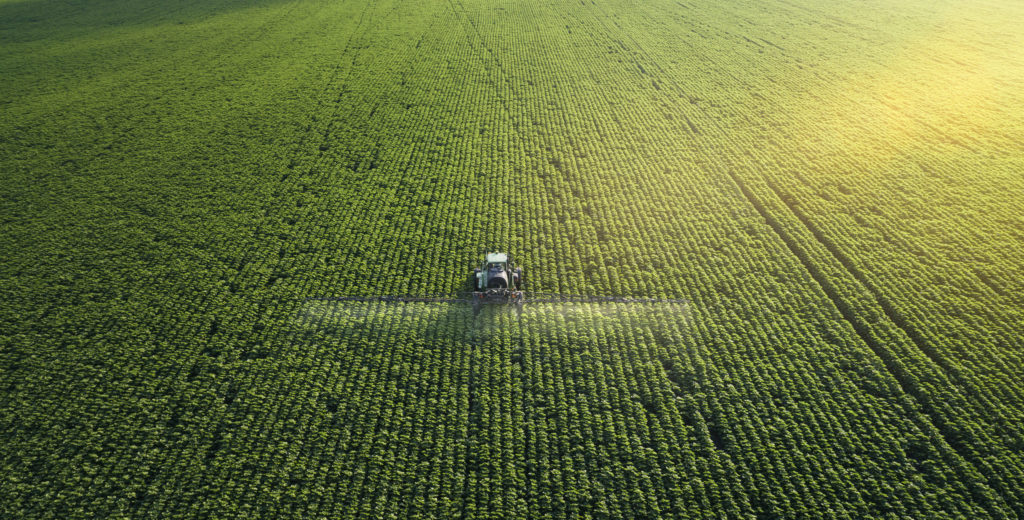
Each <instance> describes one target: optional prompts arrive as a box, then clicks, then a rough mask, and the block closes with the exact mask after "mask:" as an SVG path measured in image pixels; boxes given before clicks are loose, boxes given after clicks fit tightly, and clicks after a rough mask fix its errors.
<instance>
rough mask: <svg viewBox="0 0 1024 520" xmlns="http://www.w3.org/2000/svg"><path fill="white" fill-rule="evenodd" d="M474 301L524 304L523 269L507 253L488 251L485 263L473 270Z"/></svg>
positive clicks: (477, 302) (480, 302) (478, 302)
mask: <svg viewBox="0 0 1024 520" xmlns="http://www.w3.org/2000/svg"><path fill="white" fill-rule="evenodd" d="M472 281H473V303H474V304H483V303H511V304H515V305H522V304H523V301H524V299H525V298H524V296H523V270H522V269H520V268H518V267H516V264H515V262H513V261H512V259H510V258H509V256H508V254H506V253H487V255H486V256H485V257H484V263H483V265H481V266H480V267H477V268H476V269H474V270H473V279H472Z"/></svg>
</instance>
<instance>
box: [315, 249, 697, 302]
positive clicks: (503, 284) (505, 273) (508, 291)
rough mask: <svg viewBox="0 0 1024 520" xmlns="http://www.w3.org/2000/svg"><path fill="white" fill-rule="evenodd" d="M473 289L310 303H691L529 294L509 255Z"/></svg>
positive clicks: (484, 269) (496, 257) (495, 256)
mask: <svg viewBox="0 0 1024 520" xmlns="http://www.w3.org/2000/svg"><path fill="white" fill-rule="evenodd" d="M470 282H471V284H472V287H473V290H472V291H470V292H469V293H468V294H467V293H459V294H455V295H425V296H419V295H393V296H337V297H327V298H309V299H310V300H327V301H350V302H383V303H412V302H427V303H468V304H472V305H473V307H474V309H477V310H479V309H480V308H481V307H482V306H484V305H495V304H497V305H511V306H514V307H515V308H517V309H520V310H521V309H522V307H523V305H524V304H525V303H527V302H530V303H606V302H607V303H688V301H687V300H683V299H664V298H634V297H629V296H593V295H582V294H553V293H537V292H530V293H527V292H526V291H525V290H524V289H523V270H522V268H520V267H518V266H516V264H515V262H514V261H513V260H512V258H511V256H509V255H508V254H507V253H500V252H494V253H487V254H486V255H484V260H483V263H482V264H481V265H480V267H477V268H474V269H473V272H472V274H471V276H470Z"/></svg>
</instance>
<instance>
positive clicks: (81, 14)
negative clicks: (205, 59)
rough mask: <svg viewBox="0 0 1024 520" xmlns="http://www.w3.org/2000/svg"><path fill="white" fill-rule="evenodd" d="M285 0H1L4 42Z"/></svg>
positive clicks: (180, 19) (188, 18)
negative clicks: (168, 0)
mask: <svg viewBox="0 0 1024 520" xmlns="http://www.w3.org/2000/svg"><path fill="white" fill-rule="evenodd" d="M280 3H283V0H254V1H249V0H209V1H188V2H167V1H162V0H137V1H133V0H99V1H86V2H68V1H66V0H14V1H7V2H0V42H3V43H17V42H27V41H33V40H50V41H67V40H72V39H75V38H80V37H83V36H89V35H90V34H93V33H101V32H103V31H109V30H110V29H112V28H118V27H138V28H144V27H150V26H157V25H165V24H175V23H176V24H181V25H187V24H190V23H194V22H197V21H201V20H204V19H206V18H210V17H212V16H216V15H220V14H223V13H227V12H232V11H237V10H242V9H252V8H258V7H266V6H271V5H276V4H280Z"/></svg>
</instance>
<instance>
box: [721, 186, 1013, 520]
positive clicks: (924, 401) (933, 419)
mask: <svg viewBox="0 0 1024 520" xmlns="http://www.w3.org/2000/svg"><path fill="white" fill-rule="evenodd" d="M727 173H728V176H729V178H730V179H732V181H733V182H734V183H735V185H736V186H737V188H738V189H739V191H740V193H742V194H743V197H744V198H745V199H746V200H747V201H748V202H749V203H750V204H751V206H753V207H754V209H755V210H757V212H758V214H760V215H761V217H762V218H764V220H765V221H766V222H767V224H768V226H769V227H770V228H771V229H772V231H773V232H774V233H775V234H776V235H777V236H778V237H779V239H780V240H781V241H782V242H783V244H785V245H786V247H787V249H789V251H790V252H791V253H792V254H793V256H795V257H796V258H797V259H798V260H799V261H800V263H801V265H802V266H803V267H804V269H805V270H806V271H807V272H808V274H810V276H811V278H812V279H813V280H814V281H815V283H816V284H817V285H818V286H819V287H820V288H821V290H822V291H823V292H824V293H825V295H826V296H827V297H828V299H829V300H830V301H831V302H832V305H833V306H834V307H835V308H836V310H838V311H839V314H840V315H841V316H842V317H843V319H844V320H845V321H846V322H848V323H849V324H850V326H851V327H852V328H853V330H854V332H856V334H857V336H858V337H859V338H860V339H861V341H863V342H864V344H865V345H867V346H868V348H870V349H871V351H872V352H873V353H874V354H875V355H876V356H877V357H878V358H879V359H881V360H882V363H883V365H884V366H885V368H886V371H888V372H889V374H890V375H892V376H893V379H895V380H896V383H897V384H898V385H899V387H900V390H901V391H902V392H903V393H904V394H905V395H907V396H910V397H912V398H913V400H914V402H915V404H916V405H917V406H918V407H920V408H919V411H920V416H921V417H922V418H923V419H924V420H925V421H927V424H926V425H924V426H926V427H925V428H922V430H923V431H928V430H933V431H935V432H937V433H938V434H939V435H941V437H942V439H943V441H944V442H945V443H946V445H947V446H949V447H950V448H951V449H952V450H953V451H954V452H955V453H956V455H957V456H958V457H959V458H960V459H961V460H962V461H963V462H964V463H966V464H967V465H968V466H969V467H970V468H971V469H972V470H974V472H975V473H976V475H975V476H974V479H977V478H980V479H981V480H982V481H983V482H984V483H985V486H986V488H987V489H989V490H995V491H996V497H997V498H998V499H1001V500H1002V501H1006V500H1007V495H1006V494H1005V493H1004V492H1003V490H1001V489H999V486H993V485H992V483H991V481H990V479H988V478H987V475H986V474H985V473H983V472H982V471H981V470H980V469H979V467H978V464H977V461H976V457H975V456H973V455H972V452H971V450H969V449H968V448H967V447H966V446H964V445H963V441H959V440H957V439H956V438H954V437H953V435H951V434H950V433H949V432H948V431H947V430H948V429H957V430H959V427H958V426H957V425H955V424H949V423H948V421H945V420H943V419H942V418H941V415H940V414H937V413H936V412H935V411H934V410H933V408H932V406H931V405H930V404H928V403H930V401H931V399H929V398H928V396H926V395H923V394H922V392H921V391H920V390H919V389H917V388H916V386H915V385H912V384H908V383H907V382H906V381H910V380H913V379H914V376H913V374H911V373H909V371H908V370H907V369H905V368H903V367H902V364H901V363H900V361H899V360H898V359H896V356H895V355H893V354H892V353H890V352H889V350H888V349H887V348H886V347H885V345H884V344H882V342H881V341H880V340H879V338H878V337H877V336H876V334H875V332H873V331H872V330H871V325H870V324H869V323H868V322H867V321H866V320H865V319H864V318H863V316H861V315H860V314H859V313H858V311H857V310H855V309H854V308H853V307H852V306H851V305H850V303H849V302H847V301H846V298H844V297H843V295H841V294H840V289H838V288H837V287H836V286H835V284H833V283H832V282H831V281H829V279H828V275H826V274H825V273H823V272H822V270H821V268H819V267H818V266H817V265H816V264H815V262H814V260H812V259H811V258H810V257H809V255H808V254H807V251H806V250H805V246H802V245H801V244H800V243H799V241H798V240H797V239H796V238H794V237H793V236H792V235H791V234H790V233H789V232H787V231H786V230H785V228H784V227H783V225H782V224H781V223H780V222H779V220H778V219H777V218H776V217H775V216H773V215H772V214H771V212H770V211H769V210H768V208H766V207H765V205H764V203H763V202H761V200H760V199H759V198H758V197H757V195H755V194H754V193H753V192H752V191H751V190H750V188H749V187H748V186H747V184H746V183H745V182H744V181H743V179H741V178H740V177H739V176H738V175H737V174H736V173H734V172H732V171H728V170H727ZM769 189H770V190H771V191H772V193H773V194H774V195H775V196H776V197H778V198H779V200H780V202H781V203H782V204H783V205H784V206H785V207H786V208H787V209H788V210H789V212H790V213H792V214H793V216H794V218H796V219H797V220H798V221H800V223H801V225H802V226H803V227H804V228H805V229H807V231H808V232H809V233H810V234H811V235H812V236H813V237H814V238H815V240H816V241H817V242H818V243H819V244H820V245H821V246H822V247H824V248H825V250H826V251H828V252H829V254H830V255H832V257H833V258H834V259H835V260H836V261H837V262H838V263H839V264H840V265H841V266H842V267H843V269H844V270H846V271H847V272H848V273H849V274H850V276H852V277H853V278H854V279H855V280H856V281H857V283H858V285H860V286H861V287H862V288H864V289H865V290H866V291H867V292H868V293H869V294H870V295H871V296H872V297H873V298H874V303H876V304H877V305H878V306H879V307H880V308H881V309H882V311H883V312H884V314H885V316H886V318H887V319H888V320H889V321H890V322H891V323H892V324H893V325H895V326H896V327H897V329H898V330H900V331H902V333H903V334H904V335H906V336H907V337H908V338H909V340H910V342H911V344H912V345H914V346H915V347H917V348H918V349H919V350H920V351H921V352H923V353H924V354H925V355H926V356H927V358H928V359H929V361H931V362H932V363H934V364H935V365H936V366H938V367H939V368H941V369H942V372H941V373H942V374H943V375H944V376H946V377H949V378H950V379H951V380H952V381H951V383H953V384H954V385H956V387H957V388H959V387H960V385H958V384H957V382H956V381H955V378H953V377H951V375H950V372H949V370H948V369H947V368H946V366H945V364H944V363H941V362H940V361H939V360H938V359H936V356H937V355H936V354H935V352H934V351H933V350H931V349H930V348H925V346H924V345H923V343H922V342H923V341H924V340H923V338H921V336H920V334H919V333H917V332H916V331H915V330H914V329H912V328H908V327H909V325H908V324H907V323H906V321H905V320H902V319H900V318H899V315H898V313H897V312H896V311H895V309H894V308H893V307H892V306H891V304H889V303H888V302H887V301H886V300H885V299H884V297H883V296H882V295H881V294H880V293H879V292H878V291H877V290H875V289H874V288H873V287H872V286H871V285H870V284H868V283H867V281H866V279H865V278H864V275H863V273H861V272H860V271H859V270H857V269H856V268H855V267H854V266H853V264H852V262H851V261H850V259H849V258H847V257H846V256H845V255H843V254H842V252H841V251H838V250H837V249H836V248H835V246H834V245H833V244H832V243H831V241H829V240H828V239H827V238H826V237H824V236H823V235H822V234H821V232H820V231H818V230H817V228H816V227H814V226H813V224H812V223H811V222H809V221H808V220H807V219H806V217H805V216H803V215H802V214H800V213H799V212H797V210H796V209H794V208H793V207H792V206H791V205H790V204H788V203H786V202H785V200H784V199H783V198H782V196H781V195H780V194H779V192H778V191H777V189H776V188H775V187H774V186H771V185H770V184H769ZM914 415H917V414H911V416H914ZM919 426H920V425H919ZM927 426H930V428H928V427H927ZM974 479H971V480H970V482H971V487H972V488H974V486H975V482H976V480H974ZM984 491H985V490H984V489H976V488H975V489H972V493H973V494H974V495H975V497H983V500H984V502H986V504H985V505H986V506H987V507H998V505H999V504H994V503H992V501H993V500H995V499H996V497H992V495H991V494H989V493H985V492H984ZM1011 496H1012V495H1011Z"/></svg>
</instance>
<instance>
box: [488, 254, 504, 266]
mask: <svg viewBox="0 0 1024 520" xmlns="http://www.w3.org/2000/svg"><path fill="white" fill-rule="evenodd" d="M486 261H487V263H488V264H501V263H505V262H508V255H506V254H505V253H487V259H486Z"/></svg>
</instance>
